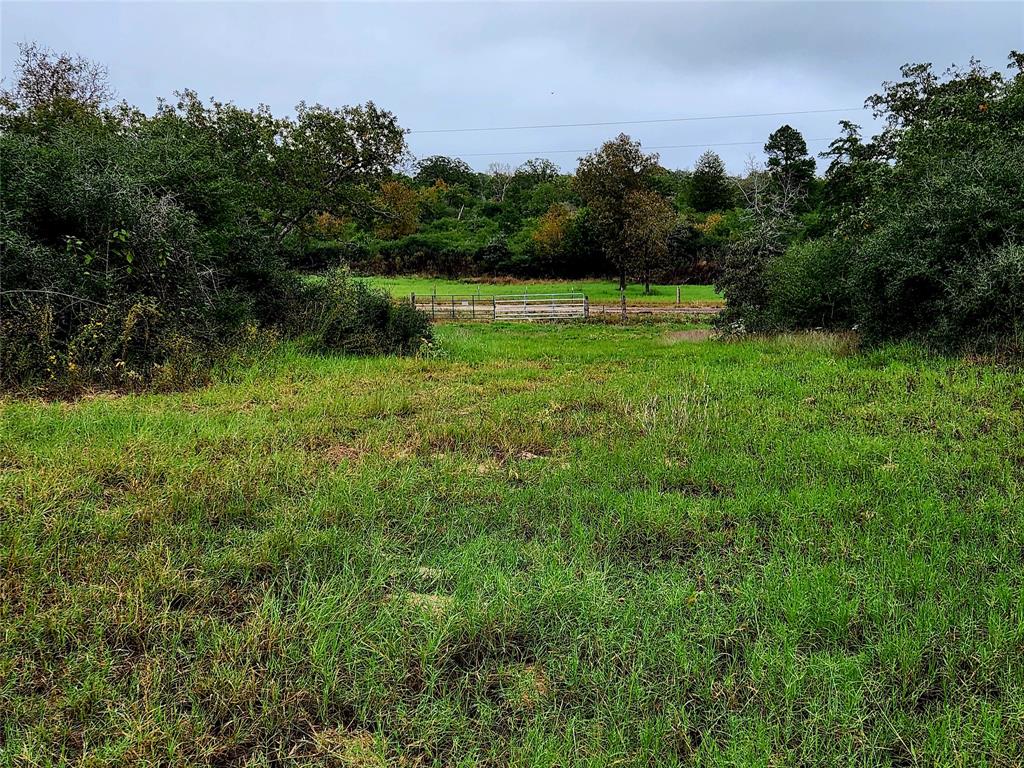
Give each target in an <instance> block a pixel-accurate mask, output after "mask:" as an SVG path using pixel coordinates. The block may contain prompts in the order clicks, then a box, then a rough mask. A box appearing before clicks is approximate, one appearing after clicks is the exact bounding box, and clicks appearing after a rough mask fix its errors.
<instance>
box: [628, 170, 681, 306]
mask: <svg viewBox="0 0 1024 768" xmlns="http://www.w3.org/2000/svg"><path fill="white" fill-rule="evenodd" d="M626 203H627V206H628V209H629V214H628V216H627V217H626V224H625V227H624V229H623V233H622V235H623V242H624V245H625V247H626V252H627V253H628V254H629V259H630V266H631V268H632V269H633V270H635V272H636V274H637V275H638V276H639V277H640V279H641V280H642V281H643V284H644V293H647V294H649V293H650V292H651V273H652V272H653V271H654V270H657V269H659V268H663V267H664V266H665V262H666V257H667V256H668V236H669V233H670V232H671V231H672V227H673V226H675V223H676V210H675V208H673V207H672V204H671V203H669V202H668V201H667V200H666V199H665V198H664V197H662V196H661V195H660V194H658V193H657V192H654V191H653V190H650V189H638V190H635V191H633V192H630V193H629V195H628V196H627V198H626Z"/></svg>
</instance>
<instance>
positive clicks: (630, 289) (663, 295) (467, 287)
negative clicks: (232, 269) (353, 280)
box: [367, 277, 723, 305]
mask: <svg viewBox="0 0 1024 768" xmlns="http://www.w3.org/2000/svg"><path fill="white" fill-rule="evenodd" d="M367 282H368V283H370V284H371V285H375V286H377V287H379V288H383V289H385V290H386V291H388V292H389V293H390V294H391V295H392V296H394V297H395V298H397V299H408V298H409V295H410V294H412V293H415V294H416V295H417V296H420V297H429V296H430V295H431V293H433V292H437V293H438V294H452V293H455V294H476V295H478V296H496V295H498V296H500V295H502V294H515V295H521V294H523V293H565V292H568V291H579V292H582V293H585V294H586V295H587V297H588V298H589V299H590V301H591V303H594V304H617V303H618V302H619V285H618V283H616V282H615V281H614V280H486V279H482V278H481V279H479V280H475V279H468V280H445V279H443V278H432V277H371V278H368V279H367ZM680 293H681V296H680V298H681V300H682V302H683V303H684V304H716V305H720V304H722V303H723V301H722V296H721V294H719V293H718V292H716V291H715V287H714V286H713V285H684V286H681V292H680ZM626 301H627V302H628V303H629V304H631V305H632V304H675V301H676V286H674V285H651V292H650V293H649V294H645V293H644V287H643V286H642V285H639V284H637V283H630V284H629V285H627V286H626Z"/></svg>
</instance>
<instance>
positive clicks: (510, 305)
mask: <svg viewBox="0 0 1024 768" xmlns="http://www.w3.org/2000/svg"><path fill="white" fill-rule="evenodd" d="M409 301H410V303H411V304H412V305H413V306H414V307H416V308H417V309H420V310H422V311H424V312H426V313H427V314H428V315H430V317H431V318H432V319H434V320H491V321H494V320H526V321H530V320H585V319H587V318H590V317H592V316H595V315H600V316H602V317H606V318H609V319H610V318H613V317H619V318H621V319H623V320H626V319H627V318H630V317H634V318H639V317H644V316H656V317H677V318H691V319H694V320H699V319H706V318H710V317H714V316H715V315H717V314H718V313H719V312H721V310H722V308H721V307H720V306H716V305H697V304H693V305H685V304H684V305H680V304H679V303H678V297H677V303H676V305H674V306H673V305H671V304H652V303H646V302H644V303H639V304H631V305H628V306H627V304H626V299H625V297H624V296H620V297H619V301H618V302H616V303H615V304H591V303H590V300H589V299H588V298H587V296H586V294H584V293H581V292H578V291H571V292H566V293H506V294H498V295H494V296H484V295H481V294H479V293H445V294H436V293H435V294H427V295H417V294H415V293H413V294H410V295H409Z"/></svg>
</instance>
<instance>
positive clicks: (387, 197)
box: [374, 181, 420, 240]
mask: <svg viewBox="0 0 1024 768" xmlns="http://www.w3.org/2000/svg"><path fill="white" fill-rule="evenodd" d="M374 202H375V205H376V208H377V219H378V220H377V233H378V235H380V236H381V237H384V238H387V239H389V240H394V239H397V238H399V237H405V236H406V235H411V234H413V233H414V232H415V231H416V230H417V228H418V227H419V214H420V211H419V208H420V199H419V195H417V194H416V190H415V189H410V188H409V187H407V186H406V185H405V184H403V183H402V182H401V181H385V182H384V183H383V184H381V185H380V192H378V193H377V197H376V198H375V200H374Z"/></svg>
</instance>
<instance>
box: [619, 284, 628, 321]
mask: <svg viewBox="0 0 1024 768" xmlns="http://www.w3.org/2000/svg"><path fill="white" fill-rule="evenodd" d="M619 301H620V302H621V303H622V321H623V322H625V321H626V292H625V291H619Z"/></svg>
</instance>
